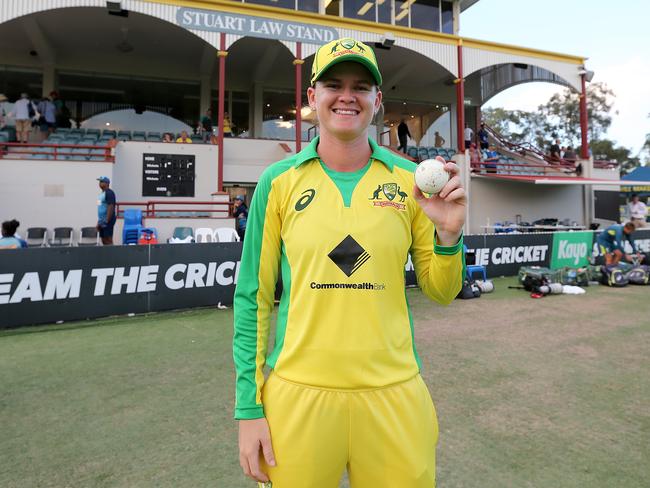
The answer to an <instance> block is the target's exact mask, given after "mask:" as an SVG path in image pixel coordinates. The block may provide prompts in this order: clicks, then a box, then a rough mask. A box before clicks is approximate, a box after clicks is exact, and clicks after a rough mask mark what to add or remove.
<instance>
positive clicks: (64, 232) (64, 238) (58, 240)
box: [50, 227, 73, 247]
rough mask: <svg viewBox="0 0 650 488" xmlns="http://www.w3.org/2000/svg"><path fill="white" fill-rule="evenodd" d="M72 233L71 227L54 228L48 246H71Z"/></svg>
mask: <svg viewBox="0 0 650 488" xmlns="http://www.w3.org/2000/svg"><path fill="white" fill-rule="evenodd" d="M72 232H73V230H72V227H55V228H54V236H53V237H52V239H51V240H50V246H52V247H63V246H72Z"/></svg>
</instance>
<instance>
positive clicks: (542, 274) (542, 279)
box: [519, 266, 560, 289]
mask: <svg viewBox="0 0 650 488" xmlns="http://www.w3.org/2000/svg"><path fill="white" fill-rule="evenodd" d="M559 282H560V273H559V272H558V271H554V270H552V269H548V268H543V267H541V266H522V267H521V268H519V283H521V284H522V285H523V286H524V288H526V286H527V285H528V286H532V287H533V288H534V287H535V286H542V285H545V284H548V283H559ZM526 289H528V288H526Z"/></svg>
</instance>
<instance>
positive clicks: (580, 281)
mask: <svg viewBox="0 0 650 488" xmlns="http://www.w3.org/2000/svg"><path fill="white" fill-rule="evenodd" d="M559 271H560V283H562V284H563V285H571V286H589V272H588V270H587V268H569V267H565V268H562V269H560V270H559Z"/></svg>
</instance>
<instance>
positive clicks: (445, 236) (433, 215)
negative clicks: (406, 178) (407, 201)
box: [413, 156, 467, 246]
mask: <svg viewBox="0 0 650 488" xmlns="http://www.w3.org/2000/svg"><path fill="white" fill-rule="evenodd" d="M436 159H437V160H439V161H441V162H443V163H445V170H446V171H447V172H448V173H449V181H448V182H447V184H445V186H444V187H442V190H440V193H438V194H437V195H431V196H430V197H429V198H427V197H426V196H425V195H424V194H423V193H422V191H420V189H419V188H418V186H417V185H415V186H414V187H413V196H414V197H415V201H416V202H418V204H419V205H420V207H422V210H423V211H424V213H425V214H426V216H427V217H429V219H430V220H431V221H432V222H433V224H434V225H435V226H436V233H437V235H438V240H439V244H440V245H443V246H453V245H454V244H456V242H458V238H459V237H460V234H461V231H462V229H463V225H464V224H465V208H466V207H467V195H466V194H465V189H464V188H463V185H462V184H461V181H460V168H459V167H458V166H457V165H456V164H455V163H447V162H445V160H444V159H443V158H441V157H440V156H438V157H436Z"/></svg>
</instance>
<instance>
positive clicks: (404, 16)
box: [395, 0, 413, 27]
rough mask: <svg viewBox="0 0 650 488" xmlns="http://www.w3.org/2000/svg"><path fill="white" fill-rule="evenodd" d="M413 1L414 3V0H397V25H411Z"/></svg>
mask: <svg viewBox="0 0 650 488" xmlns="http://www.w3.org/2000/svg"><path fill="white" fill-rule="evenodd" d="M411 3H413V0H407V1H406V2H402V1H401V0H395V25H401V26H404V27H409V21H410V20H411V19H410V17H409V13H410V11H411V9H410V6H411Z"/></svg>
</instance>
